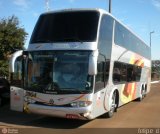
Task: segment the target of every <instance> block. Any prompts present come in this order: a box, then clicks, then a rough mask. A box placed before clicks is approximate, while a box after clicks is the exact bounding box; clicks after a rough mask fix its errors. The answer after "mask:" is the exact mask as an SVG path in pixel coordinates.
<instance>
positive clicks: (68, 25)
mask: <svg viewBox="0 0 160 134" xmlns="http://www.w3.org/2000/svg"><path fill="white" fill-rule="evenodd" d="M98 21H99V12H97V11H79V12H78V11H77V12H63V13H48V14H43V15H41V16H40V18H39V20H38V22H37V24H36V27H35V29H34V32H33V35H32V38H31V41H30V43H38V42H41V43H47V42H79V41H86V42H91V41H96V37H97V27H98Z"/></svg>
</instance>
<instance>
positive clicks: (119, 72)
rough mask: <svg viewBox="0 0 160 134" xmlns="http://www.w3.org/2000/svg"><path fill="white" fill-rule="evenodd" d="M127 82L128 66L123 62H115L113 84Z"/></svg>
mask: <svg viewBox="0 0 160 134" xmlns="http://www.w3.org/2000/svg"><path fill="white" fill-rule="evenodd" d="M126 81H127V65H126V64H124V63H121V62H115V63H114V68H113V82H114V83H115V84H118V83H126Z"/></svg>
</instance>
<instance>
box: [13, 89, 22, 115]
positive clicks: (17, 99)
mask: <svg viewBox="0 0 160 134" xmlns="http://www.w3.org/2000/svg"><path fill="white" fill-rule="evenodd" d="M23 96H24V90H23V89H22V88H18V87H13V86H12V87H11V93H10V109H11V110H14V111H19V112H23V103H24V97H23Z"/></svg>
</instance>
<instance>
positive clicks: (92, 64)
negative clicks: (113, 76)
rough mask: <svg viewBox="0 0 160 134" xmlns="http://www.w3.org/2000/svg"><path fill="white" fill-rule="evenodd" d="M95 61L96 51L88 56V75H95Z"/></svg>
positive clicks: (96, 57)
mask: <svg viewBox="0 0 160 134" xmlns="http://www.w3.org/2000/svg"><path fill="white" fill-rule="evenodd" d="M97 59H98V50H96V51H93V52H92V53H91V55H90V56H89V68H88V74H89V75H96V74H97Z"/></svg>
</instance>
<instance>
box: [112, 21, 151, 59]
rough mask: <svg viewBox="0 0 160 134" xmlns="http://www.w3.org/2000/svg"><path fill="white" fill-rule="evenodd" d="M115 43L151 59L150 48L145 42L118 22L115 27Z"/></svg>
mask: <svg viewBox="0 0 160 134" xmlns="http://www.w3.org/2000/svg"><path fill="white" fill-rule="evenodd" d="M114 41H115V44H117V45H119V46H122V47H124V48H126V49H128V50H130V51H133V52H135V53H137V54H139V55H142V56H143V57H145V58H148V59H150V58H151V53H150V47H148V46H147V45H146V44H145V43H144V42H142V41H141V40H140V39H138V38H137V37H136V36H135V35H134V34H132V33H131V32H130V31H129V30H127V29H126V28H125V27H123V26H122V25H121V24H119V23H118V22H116V26H115V39H114Z"/></svg>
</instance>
